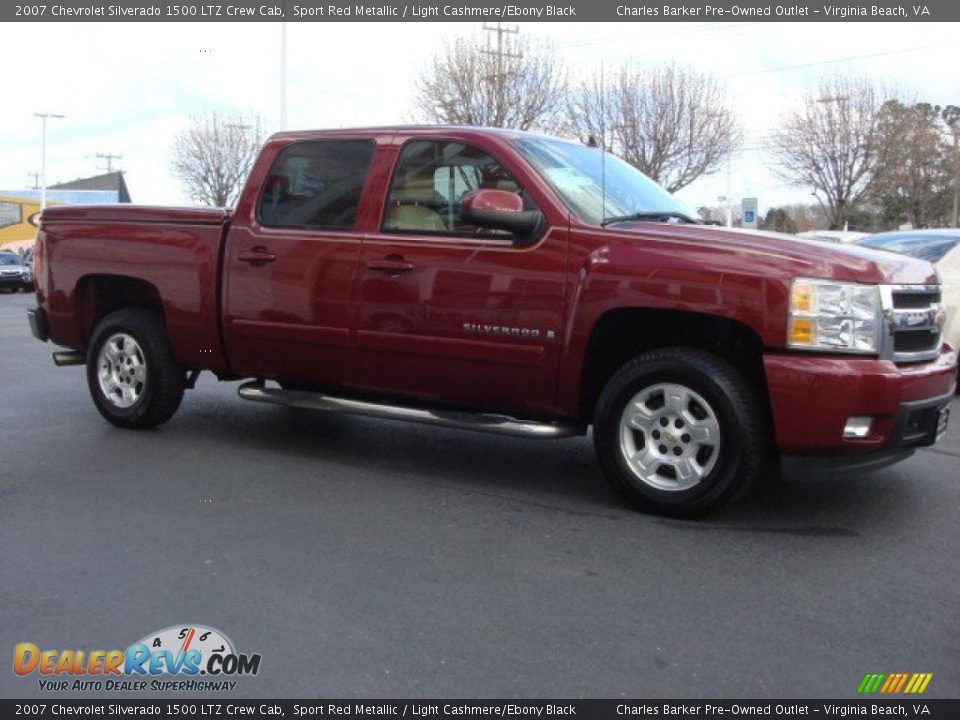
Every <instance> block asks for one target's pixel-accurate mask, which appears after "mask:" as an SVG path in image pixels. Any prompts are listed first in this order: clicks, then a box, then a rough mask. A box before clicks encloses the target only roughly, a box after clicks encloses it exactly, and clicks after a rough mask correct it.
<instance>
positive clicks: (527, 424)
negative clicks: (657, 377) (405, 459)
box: [239, 380, 584, 438]
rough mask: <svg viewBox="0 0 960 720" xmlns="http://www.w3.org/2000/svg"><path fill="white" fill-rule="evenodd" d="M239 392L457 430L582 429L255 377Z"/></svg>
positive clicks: (526, 432)
mask: <svg viewBox="0 0 960 720" xmlns="http://www.w3.org/2000/svg"><path fill="white" fill-rule="evenodd" d="M239 393H240V397H241V398H243V399H244V400H253V401H254V402H262V403H272V404H274V405H287V406H290V407H298V408H307V409H310V410H327V411H330V412H336V413H344V414H349V415H365V416H367V417H375V418H384V419H387V420H404V421H407V422H418V423H424V424H426V425H440V426H442V427H450V428H457V429H460V430H479V431H480V432H488V433H495V434H497V435H511V436H513V437H537V438H563V437H572V436H574V435H583V432H584V429H583V428H582V427H581V426H579V425H575V424H573V423H556V422H540V421H536V420H518V419H516V418H512V417H508V416H506V415H487V414H482V413H470V412H461V411H445V410H424V409H422V408H414V407H405V406H401V405H381V404H379V403H372V402H368V401H365V400H353V399H350V398H340V397H333V396H331V395H322V394H320V393H313V392H304V391H302V390H283V389H282V388H268V387H266V385H264V384H263V383H262V382H260V381H258V380H254V381H253V382H248V383H244V384H243V385H241V386H240V389H239Z"/></svg>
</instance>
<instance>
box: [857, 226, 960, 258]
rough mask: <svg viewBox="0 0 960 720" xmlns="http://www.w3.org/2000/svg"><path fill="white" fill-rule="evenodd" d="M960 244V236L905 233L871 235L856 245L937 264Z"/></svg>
mask: <svg viewBox="0 0 960 720" xmlns="http://www.w3.org/2000/svg"><path fill="white" fill-rule="evenodd" d="M958 242H960V235H954V236H951V235H910V234H907V233H896V234H890V235H887V234H884V235H871V236H870V237H865V238H863V239H862V240H858V241H857V244H858V245H865V246H866V247H872V248H879V249H880V250H889V251H890V252H895V253H900V254H901V255H907V256H909V257H912V258H917V259H918V260H926V261H927V262H932V263H935V262H938V261H939V260H940V259H941V258H943V256H944V255H946V254H947V253H948V252H950V251H951V250H953V248H955V247H956V246H957V243H958Z"/></svg>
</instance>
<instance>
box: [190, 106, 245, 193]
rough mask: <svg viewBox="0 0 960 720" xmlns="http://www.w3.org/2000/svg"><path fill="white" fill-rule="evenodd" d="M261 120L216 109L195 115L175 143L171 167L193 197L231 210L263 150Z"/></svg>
mask: <svg viewBox="0 0 960 720" xmlns="http://www.w3.org/2000/svg"><path fill="white" fill-rule="evenodd" d="M260 142H261V133H260V118H259V116H258V117H256V118H254V120H253V121H252V122H248V121H247V120H246V119H245V118H244V117H243V116H242V115H227V114H223V113H218V112H216V111H215V110H212V111H209V112H206V113H203V114H201V115H194V116H192V117H191V118H190V124H189V125H188V126H187V127H186V128H185V129H184V130H183V131H182V132H181V133H180V134H179V135H177V137H176V139H175V140H174V143H173V159H172V161H171V167H172V169H173V173H174V175H175V176H176V177H177V178H178V179H179V180H180V182H181V184H182V185H183V188H184V190H186V192H187V194H188V195H189V196H190V198H191V199H192V200H193V201H194V202H196V203H199V204H201V205H211V206H213V207H229V206H231V205H233V203H234V202H236V200H237V196H238V195H239V194H240V190H241V188H242V187H243V183H244V181H245V180H246V177H247V174H248V173H249V172H250V166H251V165H252V164H253V161H254V159H255V158H256V155H257V151H258V150H259V148H260Z"/></svg>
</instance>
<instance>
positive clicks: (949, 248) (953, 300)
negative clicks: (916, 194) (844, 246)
mask: <svg viewBox="0 0 960 720" xmlns="http://www.w3.org/2000/svg"><path fill="white" fill-rule="evenodd" d="M857 244H858V245H866V246H867V247H872V248H879V249H881V250H889V251H890V252H896V253H900V254H901V255H909V256H910V257H913V258H919V259H921V260H927V261H929V262H932V263H933V264H934V265H935V266H936V268H937V271H938V272H939V273H940V281H941V283H942V286H941V287H942V292H943V300H942V302H943V306H944V308H945V309H946V311H947V324H946V325H945V326H944V329H943V339H944V341H945V342H948V343H949V344H950V345H951V346H952V347H953V348H954V349H955V350H960V312H958V309H960V229H958V228H944V229H939V230H934V229H930V230H898V231H895V232H888V233H880V234H878V235H869V236H867V237H865V238H863V239H861V240H859V241H858V242H857Z"/></svg>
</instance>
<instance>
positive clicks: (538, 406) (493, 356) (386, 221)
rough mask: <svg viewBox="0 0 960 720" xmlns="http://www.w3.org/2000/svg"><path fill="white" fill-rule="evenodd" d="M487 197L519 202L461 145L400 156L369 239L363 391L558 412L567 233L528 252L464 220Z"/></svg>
mask: <svg viewBox="0 0 960 720" xmlns="http://www.w3.org/2000/svg"><path fill="white" fill-rule="evenodd" d="M480 187H495V188H499V189H504V190H509V191H512V192H516V193H518V194H519V195H521V197H523V198H524V203H525V205H526V206H527V207H528V208H532V207H535V206H534V205H533V201H532V200H531V199H530V197H529V195H528V194H527V193H525V192H524V189H523V188H522V187H521V186H520V185H519V183H518V182H517V181H516V180H515V179H514V177H513V175H512V174H511V173H510V172H509V171H508V170H507V169H506V168H505V167H504V166H503V165H501V163H500V162H498V161H497V160H496V159H495V158H494V157H493V156H492V154H491V153H489V152H486V151H484V150H482V149H479V148H476V147H472V146H470V145H467V144H465V143H462V142H458V141H439V140H411V141H409V142H407V143H406V144H405V145H404V146H403V147H402V148H401V150H400V153H399V158H398V160H397V163H396V167H395V169H394V174H393V178H392V181H391V185H390V188H389V191H388V196H387V202H386V208H385V211H384V217H383V221H382V225H381V228H380V229H379V231H378V232H375V233H368V234H366V235H365V237H364V243H363V250H362V255H361V261H360V267H359V276H358V283H357V287H358V295H357V300H358V304H359V316H358V320H357V336H356V338H357V346H358V349H359V353H358V359H359V368H360V371H361V373H362V378H361V381H360V384H361V385H363V386H364V387H366V388H369V389H372V390H377V391H380V392H390V393H394V394H401V395H405V396H413V397H416V398H419V399H421V400H426V401H436V402H438V403H443V404H451V403H452V404H456V405H462V406H469V407H474V408H480V409H488V410H499V411H503V412H513V413H516V414H522V413H526V414H529V415H531V416H543V415H549V414H551V412H552V410H553V408H554V407H555V400H556V397H555V394H556V381H557V370H558V365H559V358H560V352H561V347H562V344H561V340H562V337H561V336H562V332H563V317H564V282H565V272H566V259H567V236H568V233H567V229H566V227H560V228H550V227H546V226H545V227H544V228H543V230H542V231H541V232H540V233H539V236H538V237H535V238H528V239H525V240H526V242H525V243H520V242H518V241H517V239H516V238H514V237H513V236H512V235H510V234H509V233H504V232H492V231H483V230H481V229H480V228H477V227H474V226H471V225H469V224H467V223H465V222H464V221H463V219H462V218H461V217H460V211H459V208H460V198H461V197H462V196H463V195H464V194H465V193H467V192H469V191H471V190H475V189H477V188H480Z"/></svg>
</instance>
